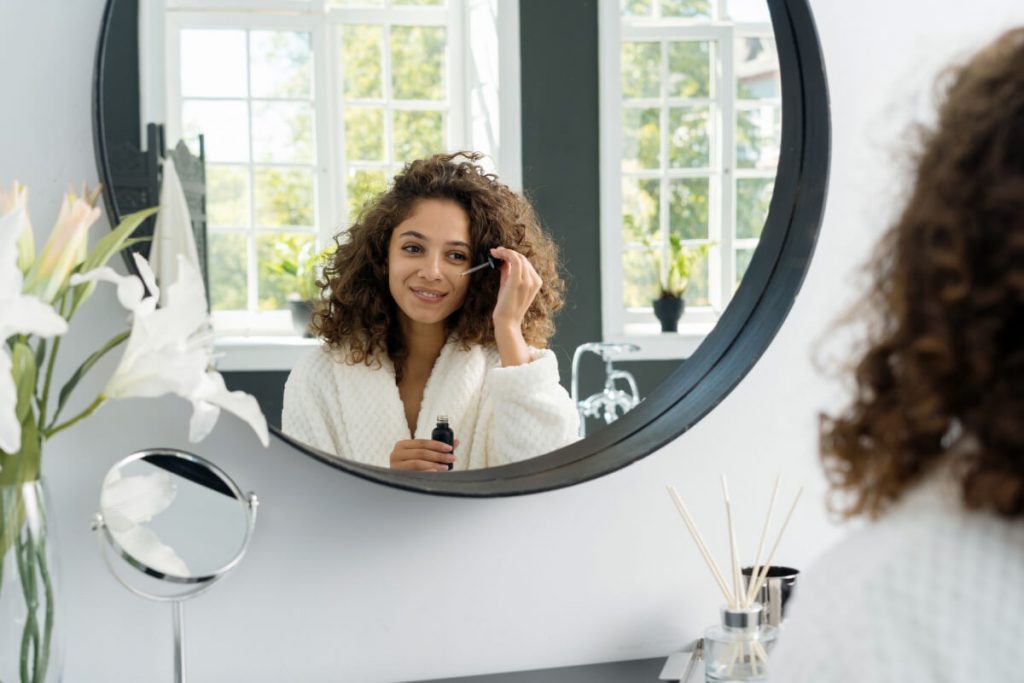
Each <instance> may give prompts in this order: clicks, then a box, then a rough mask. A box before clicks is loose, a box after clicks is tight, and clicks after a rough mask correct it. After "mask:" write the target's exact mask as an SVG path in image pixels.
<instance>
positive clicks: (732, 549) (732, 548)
mask: <svg viewBox="0 0 1024 683" xmlns="http://www.w3.org/2000/svg"><path fill="white" fill-rule="evenodd" d="M722 495H723V496H724V497H725V519H726V521H727V522H728V523H729V553H730V555H731V558H732V590H733V595H734V596H735V602H733V603H730V604H729V606H730V607H732V608H733V609H737V608H739V607H742V606H743V605H742V604H741V603H740V600H741V597H740V596H742V595H743V589H742V583H741V581H740V563H739V551H738V550H737V548H736V528H735V527H734V526H733V523H732V500H730V498H729V483H728V482H727V481H726V479H725V475H724V474H723V475H722Z"/></svg>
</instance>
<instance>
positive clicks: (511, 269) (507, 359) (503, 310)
mask: <svg viewBox="0 0 1024 683" xmlns="http://www.w3.org/2000/svg"><path fill="white" fill-rule="evenodd" d="M491 255H492V256H496V257H497V258H500V259H501V260H502V261H504V263H502V264H501V284H500V285H499V286H498V300H497V302H496V303H495V304H494V313H493V314H492V315H491V318H492V320H493V321H494V340H495V342H497V344H498V354H499V355H500V356H501V365H502V367H506V368H507V367H509V366H513V365H524V364H526V363H529V362H530V349H529V347H528V346H527V345H526V341H525V339H523V319H524V318H525V317H526V312H527V311H528V310H529V309H530V304H532V303H533V300H534V299H535V298H536V297H537V292H539V291H540V288H541V287H542V286H543V284H544V281H543V280H541V278H540V275H538V274H537V271H536V270H534V268H533V264H531V263H530V260H529V259H528V258H526V257H525V256H523V255H522V254H520V253H519V252H518V251H513V250H512V249H508V248H506V247H495V248H494V249H491Z"/></svg>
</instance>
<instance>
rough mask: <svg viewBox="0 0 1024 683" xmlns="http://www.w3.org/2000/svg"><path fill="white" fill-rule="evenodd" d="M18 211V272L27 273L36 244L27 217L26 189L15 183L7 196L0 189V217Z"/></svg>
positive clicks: (34, 256) (34, 258)
mask: <svg viewBox="0 0 1024 683" xmlns="http://www.w3.org/2000/svg"><path fill="white" fill-rule="evenodd" d="M15 211H20V212H21V215H20V216H19V217H18V221H17V226H16V227H15V230H18V270H20V271H21V272H22V273H27V272H28V269H29V268H31V267H32V263H33V261H35V260H36V242H35V238H34V237H33V235H32V222H31V221H30V220H29V215H28V188H27V187H25V186H24V185H22V184H21V183H19V182H17V181H15V182H14V183H12V184H11V191H10V193H9V194H8V193H7V192H4V191H3V189H0V216H6V215H8V214H11V213H14V212H15Z"/></svg>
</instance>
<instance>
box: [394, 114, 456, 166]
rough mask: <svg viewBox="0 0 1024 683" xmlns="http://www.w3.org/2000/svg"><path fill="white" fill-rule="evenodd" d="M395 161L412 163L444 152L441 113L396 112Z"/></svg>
mask: <svg viewBox="0 0 1024 683" xmlns="http://www.w3.org/2000/svg"><path fill="white" fill-rule="evenodd" d="M392 130H393V132H394V136H395V160H396V161H412V160H413V159H422V158H423V157H427V156H430V155H431V154H437V153H438V152H443V151H444V148H445V144H444V115H443V114H442V113H441V112H439V111H396V112H395V116H394V126H393V127H392Z"/></svg>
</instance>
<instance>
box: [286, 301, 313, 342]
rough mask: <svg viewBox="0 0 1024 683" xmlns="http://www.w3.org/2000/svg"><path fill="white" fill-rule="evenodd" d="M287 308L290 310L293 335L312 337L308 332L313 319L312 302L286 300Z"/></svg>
mask: <svg viewBox="0 0 1024 683" xmlns="http://www.w3.org/2000/svg"><path fill="white" fill-rule="evenodd" d="M288 308H290V309H292V328H293V329H294V330H295V334H301V335H302V336H303V337H312V336H313V333H312V332H310V331H309V323H310V320H311V318H312V317H313V302H312V301H306V300H305V299H288Z"/></svg>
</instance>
